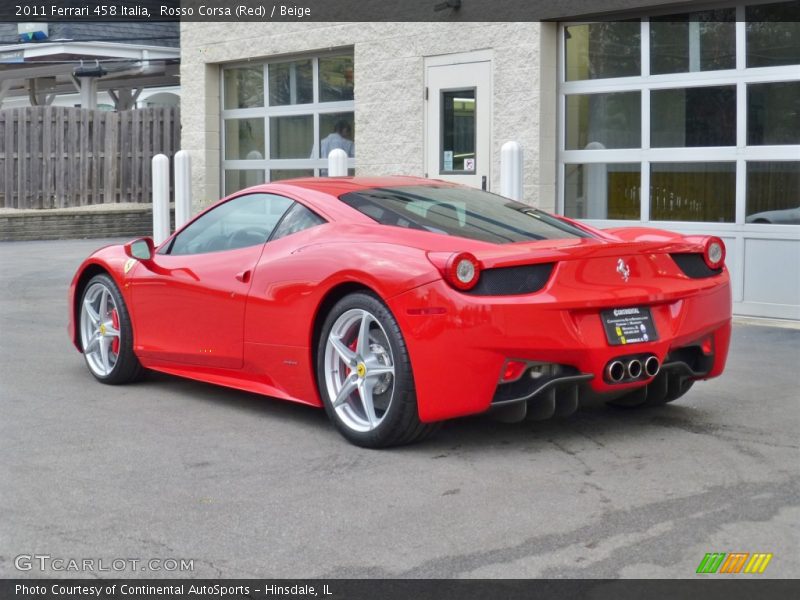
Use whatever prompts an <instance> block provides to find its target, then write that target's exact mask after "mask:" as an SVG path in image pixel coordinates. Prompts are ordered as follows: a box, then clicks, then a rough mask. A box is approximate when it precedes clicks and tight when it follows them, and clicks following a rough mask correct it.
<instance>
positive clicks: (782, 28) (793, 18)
mask: <svg viewBox="0 0 800 600" xmlns="http://www.w3.org/2000/svg"><path fill="white" fill-rule="evenodd" d="M745 19H746V20H747V25H746V28H747V29H746V31H747V37H746V39H747V66H748V67H774V66H778V65H800V2H798V1H794V2H776V3H775V4H762V5H760V6H758V5H756V6H747V7H745Z"/></svg>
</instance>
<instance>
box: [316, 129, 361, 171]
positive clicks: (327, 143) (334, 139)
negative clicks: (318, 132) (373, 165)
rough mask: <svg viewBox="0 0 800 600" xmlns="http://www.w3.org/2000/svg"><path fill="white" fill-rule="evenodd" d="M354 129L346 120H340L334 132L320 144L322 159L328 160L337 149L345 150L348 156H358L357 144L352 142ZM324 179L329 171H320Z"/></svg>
mask: <svg viewBox="0 0 800 600" xmlns="http://www.w3.org/2000/svg"><path fill="white" fill-rule="evenodd" d="M352 137H353V128H352V127H351V126H350V123H348V122H347V121H345V120H344V119H339V120H338V121H336V123H335V124H334V126H333V131H332V132H331V133H329V134H328V135H327V136H325V137H324V138H323V139H322V141H321V142H320V152H319V156H320V158H328V155H329V154H330V153H331V151H332V150H336V149H337V148H339V149H341V150H344V151H345V152H346V153H347V156H348V157H350V158H353V157H354V156H355V155H356V144H355V142H354V141H353V140H352ZM312 158H313V157H312ZM319 174H320V175H321V176H322V177H326V176H327V175H328V169H320V170H319Z"/></svg>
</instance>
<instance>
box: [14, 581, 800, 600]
mask: <svg viewBox="0 0 800 600" xmlns="http://www.w3.org/2000/svg"><path fill="white" fill-rule="evenodd" d="M691 596H696V597H698V598H703V599H704V600H708V599H714V598H720V599H724V600H739V599H742V600H744V599H751V598H765V599H769V598H797V597H800V580H780V579H760V577H759V576H752V575H747V576H739V577H731V578H726V579H715V576H713V575H712V576H702V575H698V576H697V578H696V579H682V580H658V579H645V580H641V579H639V580H637V579H626V580H586V579H579V580H561V579H559V580H546V579H542V580H525V579H510V580H502V579H501V580H485V579H475V580H443V579H433V580H421V579H411V580H408V579H404V580H397V579H377V580H353V579H331V580H316V579H310V580H283V579H262V580H239V579H223V580H211V579H207V580H182V579H150V580H147V579H140V580H128V579H106V580H103V579H41V580H35V579H26V580H21V579H6V580H0V598H2V599H3V600H22V599H29V600H87V599H91V598H94V599H98V600H220V599H225V600H245V599H249V600H262V599H267V598H270V599H276V598H293V599H301V600H310V599H312V598H316V599H319V600H375V599H380V600H395V599H397V600H400V599H402V600H409V599H410V600H473V599H474V600H478V599H481V600H500V599H502V600H523V599H524V600H530V599H534V598H535V599H536V600H550V599H557V598H569V599H573V598H592V599H593V600H605V599H609V600H611V599H613V600H624V599H627V598H631V599H633V598H636V599H639V598H688V597H691Z"/></svg>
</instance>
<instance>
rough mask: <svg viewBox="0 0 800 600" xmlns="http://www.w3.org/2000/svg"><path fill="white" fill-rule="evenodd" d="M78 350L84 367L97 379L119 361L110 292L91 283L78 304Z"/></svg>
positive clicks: (116, 314) (115, 315) (115, 313)
mask: <svg viewBox="0 0 800 600" xmlns="http://www.w3.org/2000/svg"><path fill="white" fill-rule="evenodd" d="M81 347H82V348H83V354H84V356H85V357H86V364H88V365H89V368H90V369H91V370H92V373H94V374H95V375H97V376H98V377H107V376H108V375H109V374H110V373H111V371H112V370H113V369H114V365H116V364H117V360H118V358H119V347H120V334H119V312H118V310H117V304H116V302H114V296H113V295H112V294H111V290H109V289H108V287H106V286H105V285H104V284H102V283H93V284H92V285H90V286H89V289H87V290H86V293H85V294H84V296H83V304H82V305H81Z"/></svg>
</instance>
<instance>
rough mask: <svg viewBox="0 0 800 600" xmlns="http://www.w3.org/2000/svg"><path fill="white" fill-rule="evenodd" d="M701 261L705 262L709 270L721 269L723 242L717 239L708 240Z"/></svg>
mask: <svg viewBox="0 0 800 600" xmlns="http://www.w3.org/2000/svg"><path fill="white" fill-rule="evenodd" d="M703 260H705V261H706V264H707V265H708V268H709V269H721V268H722V265H723V264H724V263H725V244H724V242H723V241H722V240H721V239H719V238H718V237H710V238H708V239H707V240H706V245H705V249H704V250H703Z"/></svg>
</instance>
